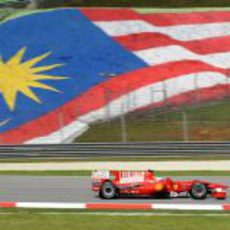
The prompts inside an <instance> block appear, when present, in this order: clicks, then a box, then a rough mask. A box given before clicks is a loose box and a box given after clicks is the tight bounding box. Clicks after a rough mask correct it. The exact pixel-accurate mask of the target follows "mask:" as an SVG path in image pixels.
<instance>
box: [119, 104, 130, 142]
mask: <svg viewBox="0 0 230 230" xmlns="http://www.w3.org/2000/svg"><path fill="white" fill-rule="evenodd" d="M125 112H126V111H125V110H124V102H123V103H122V111H121V116H120V122H121V140H122V142H123V143H126V142H127V139H128V138H127V126H126V117H125Z"/></svg>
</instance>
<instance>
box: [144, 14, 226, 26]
mask: <svg viewBox="0 0 230 230" xmlns="http://www.w3.org/2000/svg"><path fill="white" fill-rule="evenodd" d="M142 18H143V20H145V21H148V22H150V23H152V24H154V25H156V26H174V25H186V24H202V23H203V24H204V23H220V22H229V21H230V11H217V12H212V11H209V12H191V13H151V14H143V15H142Z"/></svg>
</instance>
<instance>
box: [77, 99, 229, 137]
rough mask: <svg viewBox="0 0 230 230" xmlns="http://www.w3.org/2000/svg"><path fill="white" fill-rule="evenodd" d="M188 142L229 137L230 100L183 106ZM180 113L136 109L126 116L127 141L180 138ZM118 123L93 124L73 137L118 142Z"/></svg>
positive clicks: (119, 130)
mask: <svg viewBox="0 0 230 230" xmlns="http://www.w3.org/2000/svg"><path fill="white" fill-rule="evenodd" d="M185 111H186V114H187V121H188V123H187V127H188V136H189V140H190V141H229V140H230V116H229V114H230V101H229V100H226V101H221V102H216V103H208V104H206V105H199V106H191V107H187V108H186V110H185ZM182 127H183V122H182V112H181V111H175V110H173V109H172V110H167V112H164V111H159V110H158V111H157V112H156V110H152V111H151V110H148V111H147V112H136V113H132V114H129V115H127V116H126V130H127V139H128V141H182V140H183V136H184V133H183V128H182ZM121 130H122V129H121V122H120V119H114V120H112V121H110V122H104V123H96V124H93V125H92V126H91V128H90V129H89V130H88V131H87V132H86V133H84V134H83V135H82V136H80V137H79V138H77V139H76V141H78V142H98V141H99V142H100V141H103V142H106V141H121V139H122V136H121Z"/></svg>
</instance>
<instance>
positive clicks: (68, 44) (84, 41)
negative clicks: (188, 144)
mask: <svg viewBox="0 0 230 230" xmlns="http://www.w3.org/2000/svg"><path fill="white" fill-rule="evenodd" d="M0 55H1V59H0V132H1V134H0V135H1V136H0V140H1V142H3V143H61V142H70V141H72V140H73V139H74V138H75V137H77V136H79V135H80V134H81V133H82V132H84V131H85V130H87V128H88V127H89V124H90V123H92V122H95V121H98V120H104V119H107V118H108V117H107V116H106V114H107V112H108V111H109V117H110V118H112V117H115V116H119V115H120V114H122V113H128V112H131V111H135V110H137V109H142V108H146V107H149V106H151V105H153V104H154V106H161V104H162V103H163V102H164V101H165V100H166V99H167V103H169V104H174V105H178V104H182V103H189V102H190V101H191V100H194V95H198V96H199V101H205V100H214V99H217V98H219V97H223V96H226V95H229V94H230V90H229V83H230V81H229V67H230V12H228V11H222V12H220V11H217V12H201V13H146V14H141V13H138V12H137V11H135V10H129V9H58V10H48V11H42V12H34V13H33V14H29V15H24V16H17V18H14V19H10V20H8V21H5V22H3V23H2V24H1V25H0ZM127 101H128V103H127Z"/></svg>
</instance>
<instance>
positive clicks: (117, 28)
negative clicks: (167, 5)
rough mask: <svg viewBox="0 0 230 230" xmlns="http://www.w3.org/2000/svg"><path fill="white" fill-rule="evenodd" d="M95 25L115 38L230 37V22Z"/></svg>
mask: <svg viewBox="0 0 230 230" xmlns="http://www.w3.org/2000/svg"><path fill="white" fill-rule="evenodd" d="M94 23H95V24H96V25H97V26H98V27H100V28H101V29H102V30H103V31H105V32H106V33H107V34H108V35H110V36H113V37H115V36H122V35H129V34H135V33H143V32H158V33H162V34H167V35H169V36H171V37H172V38H174V39H177V40H181V41H191V40H197V39H206V38H212V37H221V36H227V35H230V23H229V22H224V23H206V24H196V25H177V26H165V27H157V26H154V25H152V24H150V23H148V22H145V21H142V20H125V21H111V22H104V21H103V22H94Z"/></svg>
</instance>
